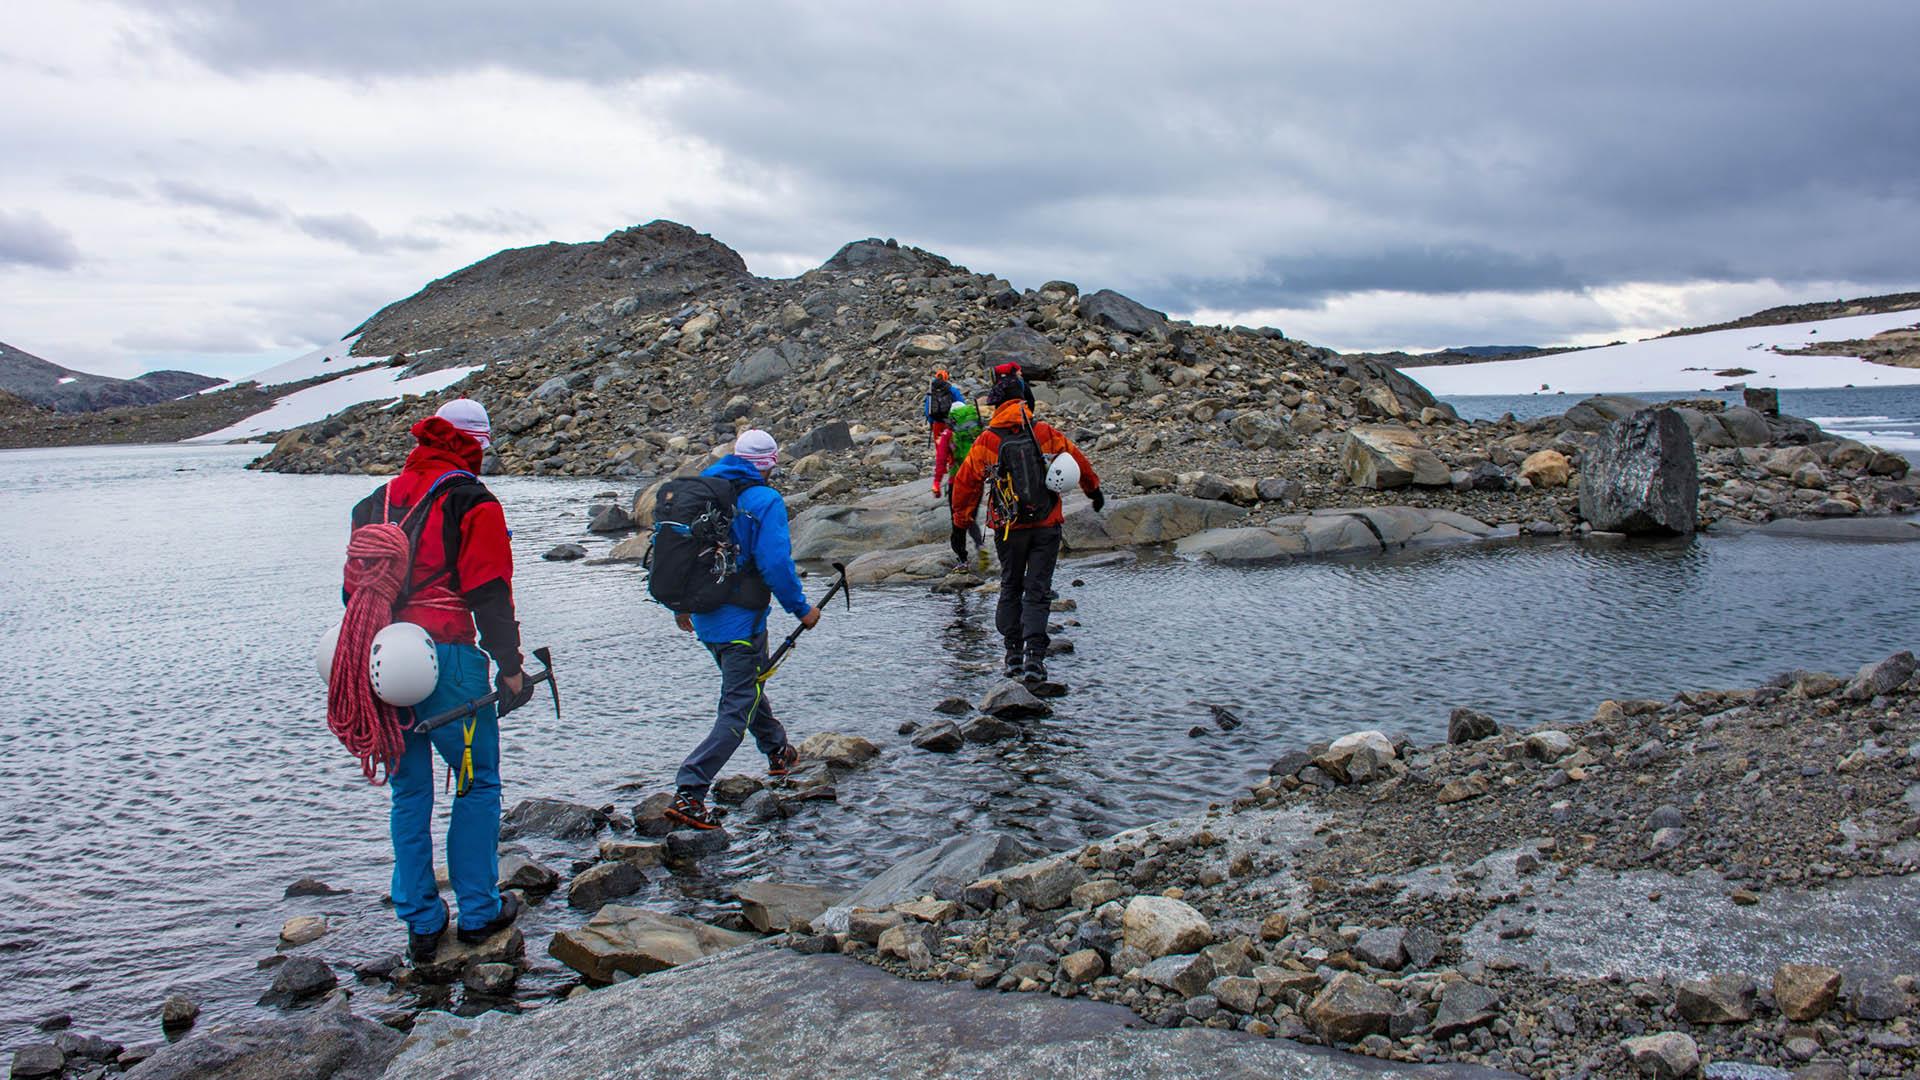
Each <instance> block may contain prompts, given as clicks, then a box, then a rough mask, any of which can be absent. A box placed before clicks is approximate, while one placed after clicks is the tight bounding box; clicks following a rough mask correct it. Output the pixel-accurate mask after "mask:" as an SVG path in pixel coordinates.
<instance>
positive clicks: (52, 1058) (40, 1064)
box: [13, 1043, 67, 1078]
mask: <svg viewBox="0 0 1920 1080" xmlns="http://www.w3.org/2000/svg"><path fill="white" fill-rule="evenodd" d="M66 1067H67V1055H65V1054H63V1053H61V1052H60V1048H59V1047H57V1046H55V1045H53V1044H52V1043H34V1044H32V1045H30V1046H23V1047H21V1048H20V1049H18V1050H15V1051H14V1052H13V1075H14V1076H15V1077H34V1078H38V1077H42V1076H59V1075H60V1070H61V1069H64V1068H66Z"/></svg>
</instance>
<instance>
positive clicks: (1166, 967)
mask: <svg viewBox="0 0 1920 1080" xmlns="http://www.w3.org/2000/svg"><path fill="white" fill-rule="evenodd" d="M1140 977H1141V978H1142V979H1144V980H1146V981H1147V982H1150V983H1152V984H1153V985H1155V986H1163V987H1166V988H1167V989H1168V990H1172V991H1173V992H1174V993H1176V994H1179V995H1180V996H1182V997H1193V996H1194V995H1196V994H1201V993H1205V992H1206V989H1207V984H1208V983H1211V982H1212V981H1213V978H1214V969H1213V961H1212V960H1209V959H1208V958H1207V957H1206V956H1205V955H1203V954H1200V953H1180V954H1175V955H1171V956H1162V957H1159V958H1157V959H1154V960H1152V961H1150V962H1148V963H1146V964H1143V965H1141V967H1140Z"/></svg>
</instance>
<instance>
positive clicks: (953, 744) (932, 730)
mask: <svg viewBox="0 0 1920 1080" xmlns="http://www.w3.org/2000/svg"><path fill="white" fill-rule="evenodd" d="M965 741H966V740H965V739H964V738H962V737H961V735H960V729H959V728H958V727H956V726H954V723H953V721H951V720H943V721H941V722H940V723H938V724H934V725H933V726H931V727H929V728H927V730H925V731H923V732H921V733H920V734H918V735H916V736H914V737H913V745H915V746H917V747H919V748H920V749H922V750H929V751H932V752H933V753H936V754H951V753H953V752H954V751H955V750H958V749H960V747H961V745H962V744H964V743H965Z"/></svg>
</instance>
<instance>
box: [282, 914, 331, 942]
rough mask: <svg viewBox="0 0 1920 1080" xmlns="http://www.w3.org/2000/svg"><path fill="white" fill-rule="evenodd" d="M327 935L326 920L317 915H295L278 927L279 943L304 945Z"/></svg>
mask: <svg viewBox="0 0 1920 1080" xmlns="http://www.w3.org/2000/svg"><path fill="white" fill-rule="evenodd" d="M326 935H327V920H326V919H323V918H321V917H320V916H318V915H295V916H294V917H293V918H291V919H288V920H287V921H286V922H285V923H284V924H282V925H281V927H280V944H282V945H288V946H293V945H305V944H307V943H308V942H313V941H319V940H320V939H321V938H323V937H325V936H326Z"/></svg>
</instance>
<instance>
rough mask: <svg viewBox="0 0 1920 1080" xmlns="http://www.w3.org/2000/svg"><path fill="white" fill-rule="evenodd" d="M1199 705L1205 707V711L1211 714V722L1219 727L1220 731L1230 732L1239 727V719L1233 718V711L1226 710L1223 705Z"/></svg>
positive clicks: (1204, 703)
mask: <svg viewBox="0 0 1920 1080" xmlns="http://www.w3.org/2000/svg"><path fill="white" fill-rule="evenodd" d="M1200 704H1203V705H1206V706H1207V711H1208V712H1210V713H1212V714H1213V722H1214V723H1216V724H1218V725H1220V730H1221V731H1232V730H1233V729H1234V728H1237V727H1239V726H1240V718H1239V717H1238V716H1235V715H1234V714H1233V710H1232V709H1229V708H1227V707H1226V706H1225V705H1211V704H1207V703H1206V702H1201V703H1200Z"/></svg>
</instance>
